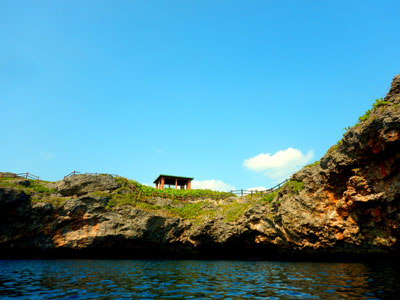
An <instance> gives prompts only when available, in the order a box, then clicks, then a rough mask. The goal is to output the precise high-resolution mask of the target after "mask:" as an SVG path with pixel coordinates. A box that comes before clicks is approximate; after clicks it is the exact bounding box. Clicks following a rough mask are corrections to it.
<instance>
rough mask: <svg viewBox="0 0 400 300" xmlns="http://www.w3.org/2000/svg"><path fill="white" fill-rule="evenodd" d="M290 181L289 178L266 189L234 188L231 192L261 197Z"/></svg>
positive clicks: (242, 195)
mask: <svg viewBox="0 0 400 300" xmlns="http://www.w3.org/2000/svg"><path fill="white" fill-rule="evenodd" d="M287 181H288V179H286V180H284V181H282V182H280V183H278V184H277V185H275V186H273V187H272V188H269V189H266V190H243V189H241V190H233V191H230V193H231V194H235V195H238V196H241V197H244V196H248V195H261V197H262V196H263V195H267V194H270V193H272V192H275V191H276V190H277V189H279V188H280V187H281V186H283V185H284V184H285V183H286V182H287Z"/></svg>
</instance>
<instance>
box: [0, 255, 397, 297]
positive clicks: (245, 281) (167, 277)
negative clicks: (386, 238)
mask: <svg viewBox="0 0 400 300" xmlns="http://www.w3.org/2000/svg"><path fill="white" fill-rule="evenodd" d="M0 267H1V273H0V297H1V298H2V299H43V298H47V299H93V298H107V299H131V298H134V299H346V298H347V299H357V298H358V299H391V298H392V299H396V297H397V296H398V294H399V293H400V287H399V285H398V284H397V283H398V281H399V280H400V276H399V274H400V272H399V268H398V267H397V266H396V265H395V264H391V265H390V264H351V263H347V264H344V263H291V262H262V261H259V262H257V261H171V260H169V261H161V260H160V261H157V260H121V261H118V260H110V261H108V260H2V261H0Z"/></svg>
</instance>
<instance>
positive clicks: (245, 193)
mask: <svg viewBox="0 0 400 300" xmlns="http://www.w3.org/2000/svg"><path fill="white" fill-rule="evenodd" d="M79 174H87V175H110V176H113V177H118V175H117V174H107V173H81V172H78V171H73V172H71V173H69V174H67V175H65V176H64V179H65V178H68V177H71V176H75V175H79ZM1 178H25V179H32V180H36V181H39V176H36V175H33V174H31V173H29V172H26V173H0V179H1ZM124 179H125V180H126V182H128V181H127V179H126V178H124ZM287 181H288V179H286V180H284V181H282V182H281V183H279V184H277V185H275V186H274V187H272V188H269V189H266V190H261V191H260V190H243V189H241V190H232V191H230V192H226V193H225V194H220V195H212V194H210V195H204V196H194V195H182V196H177V195H174V194H171V193H167V192H164V191H163V190H155V191H153V192H152V193H151V195H149V194H143V193H142V191H140V190H139V189H138V188H136V186H135V185H134V184H130V185H129V188H130V189H131V190H132V191H135V192H136V193H137V195H138V199H142V198H143V199H145V198H147V197H152V198H154V197H160V198H168V199H172V200H181V201H188V200H195V199H199V198H205V199H214V200H218V199H226V198H229V197H233V196H235V197H238V196H239V197H241V198H244V197H247V196H250V197H251V198H253V197H263V196H265V195H268V194H270V193H273V192H275V191H276V190H278V189H279V188H280V187H281V186H283V185H284V184H285V183H286V182H287Z"/></svg>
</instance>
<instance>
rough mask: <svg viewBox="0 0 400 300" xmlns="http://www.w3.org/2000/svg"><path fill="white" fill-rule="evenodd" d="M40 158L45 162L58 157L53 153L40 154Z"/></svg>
mask: <svg viewBox="0 0 400 300" xmlns="http://www.w3.org/2000/svg"><path fill="white" fill-rule="evenodd" d="M40 156H41V157H42V158H43V159H44V160H52V159H54V158H55V157H56V155H55V154H54V153H53V152H40Z"/></svg>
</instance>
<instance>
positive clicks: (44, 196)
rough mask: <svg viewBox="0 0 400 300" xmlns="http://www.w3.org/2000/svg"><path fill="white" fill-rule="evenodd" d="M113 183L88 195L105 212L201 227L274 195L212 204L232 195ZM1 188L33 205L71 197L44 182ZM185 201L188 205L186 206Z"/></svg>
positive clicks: (233, 218)
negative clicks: (139, 213)
mask: <svg viewBox="0 0 400 300" xmlns="http://www.w3.org/2000/svg"><path fill="white" fill-rule="evenodd" d="M116 180H117V182H118V183H119V184H120V187H119V188H118V189H116V190H114V191H113V192H111V193H110V192H103V191H97V192H93V193H90V194H89V196H92V197H95V198H97V197H99V198H103V199H107V204H106V205H105V209H107V210H113V209H115V208H117V207H119V206H123V205H131V206H134V207H137V208H140V209H143V210H146V211H152V212H155V213H157V214H160V215H165V216H174V217H179V218H182V219H185V220H192V221H193V222H194V223H196V224H202V223H204V222H206V221H207V220H211V219H215V218H222V219H223V220H224V221H225V222H235V221H237V220H238V219H239V218H240V217H241V216H243V214H244V212H245V211H246V210H247V209H248V208H250V207H251V206H252V205H255V204H257V203H258V204H270V203H271V202H272V201H273V200H274V198H275V197H276V194H277V192H276V191H275V192H273V193H270V194H266V195H263V197H262V198H261V199H260V196H261V195H260V194H256V193H255V194H254V195H252V197H245V198H244V199H242V200H243V202H238V201H230V202H225V201H222V202H221V201H212V200H211V199H216V200H223V199H226V198H227V197H232V195H231V194H230V193H225V192H215V191H211V190H175V189H165V190H157V189H155V188H152V187H149V186H145V185H142V184H140V183H138V182H136V181H134V180H128V179H126V178H122V177H118V178H116ZM0 186H12V187H13V188H15V189H17V190H22V191H25V192H26V193H28V194H29V195H30V196H31V200H32V202H47V203H51V204H53V205H55V206H59V205H61V204H62V203H63V202H64V201H66V200H68V199H70V197H58V196H57V194H56V190H55V189H50V188H48V187H47V186H46V183H45V182H40V181H39V182H37V181H35V180H30V181H29V186H27V187H26V186H23V185H20V184H18V180H9V179H1V180H0ZM161 196H163V198H167V199H169V200H166V201H159V202H158V203H161V204H157V205H156V204H153V202H154V201H156V200H155V199H154V198H156V197H161ZM151 199H152V200H151ZM183 200H184V201H183ZM188 200H191V201H190V202H188ZM194 201H195V202H194Z"/></svg>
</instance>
